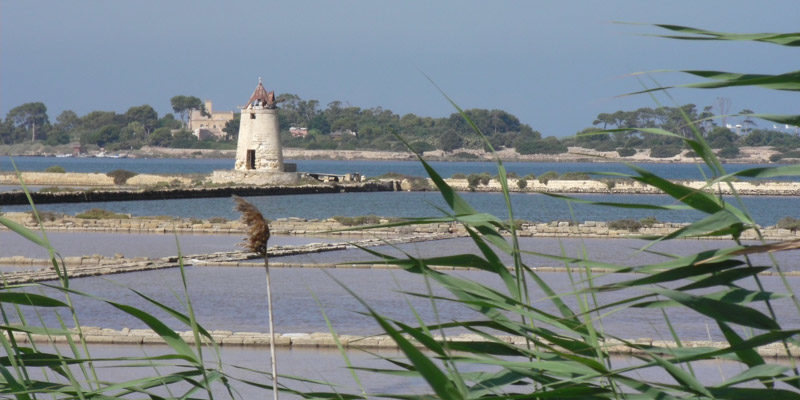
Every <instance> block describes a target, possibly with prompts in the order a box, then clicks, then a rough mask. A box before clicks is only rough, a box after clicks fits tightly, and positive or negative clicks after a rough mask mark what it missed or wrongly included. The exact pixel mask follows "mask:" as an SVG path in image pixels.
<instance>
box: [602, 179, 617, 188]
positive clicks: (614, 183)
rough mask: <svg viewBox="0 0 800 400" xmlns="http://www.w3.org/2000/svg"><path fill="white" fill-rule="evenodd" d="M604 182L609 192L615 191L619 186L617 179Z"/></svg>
mask: <svg viewBox="0 0 800 400" xmlns="http://www.w3.org/2000/svg"><path fill="white" fill-rule="evenodd" d="M603 182H605V184H606V187H607V188H608V190H611V189H614V188H615V187H616V186H617V180H616V179H606V180H604V181H603Z"/></svg>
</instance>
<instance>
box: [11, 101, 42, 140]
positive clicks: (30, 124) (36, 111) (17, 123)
mask: <svg viewBox="0 0 800 400" xmlns="http://www.w3.org/2000/svg"><path fill="white" fill-rule="evenodd" d="M6 121H7V122H8V123H10V124H11V126H12V127H14V128H21V129H23V130H24V131H25V132H30V137H31V141H34V140H36V139H43V138H45V137H46V132H47V131H46V129H47V127H48V125H50V119H49V118H48V117H47V107H46V106H45V105H44V103H42V102H35V103H25V104H22V105H20V106H17V107H14V108H12V109H11V110H10V111H9V112H8V114H6ZM37 128H38V129H39V132H38V133H37V131H36V130H37Z"/></svg>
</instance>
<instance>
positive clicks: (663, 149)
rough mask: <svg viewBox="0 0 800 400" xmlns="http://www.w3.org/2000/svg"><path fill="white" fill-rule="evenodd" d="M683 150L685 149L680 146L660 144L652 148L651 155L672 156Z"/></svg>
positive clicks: (655, 156) (658, 156)
mask: <svg viewBox="0 0 800 400" xmlns="http://www.w3.org/2000/svg"><path fill="white" fill-rule="evenodd" d="M681 151H683V149H682V148H681V147H680V146H675V145H658V146H654V147H651V148H650V157H653V158H670V157H675V156H677V155H678V154H680V153H681Z"/></svg>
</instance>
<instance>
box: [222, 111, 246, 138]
mask: <svg viewBox="0 0 800 400" xmlns="http://www.w3.org/2000/svg"><path fill="white" fill-rule="evenodd" d="M241 117H242V114H241V113H236V114H234V115H233V119H232V120H230V121H228V122H226V123H225V127H224V128H222V131H223V132H225V140H227V141H232V140H236V138H237V137H238V136H239V121H241Z"/></svg>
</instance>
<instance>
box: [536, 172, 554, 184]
mask: <svg viewBox="0 0 800 400" xmlns="http://www.w3.org/2000/svg"><path fill="white" fill-rule="evenodd" d="M556 178H558V172H556V171H547V172H545V173H543V174H541V175H539V183H541V184H542V185H547V182H550V180H551V179H556Z"/></svg>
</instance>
